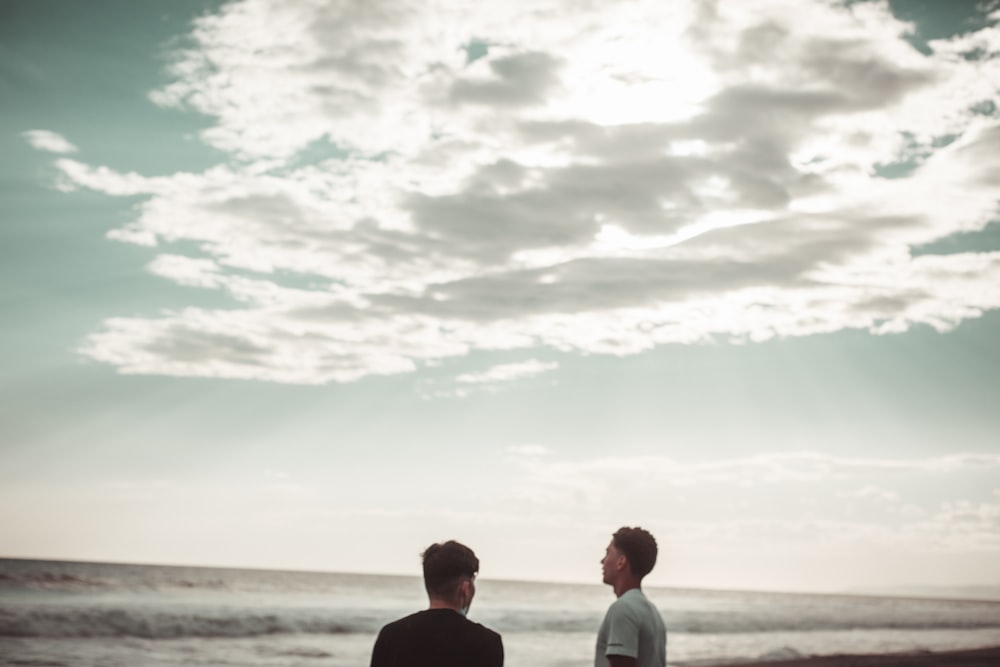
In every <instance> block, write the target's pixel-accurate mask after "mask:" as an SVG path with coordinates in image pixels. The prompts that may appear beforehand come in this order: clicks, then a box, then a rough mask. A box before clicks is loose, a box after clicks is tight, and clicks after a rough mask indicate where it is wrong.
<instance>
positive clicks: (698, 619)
mask: <svg viewBox="0 0 1000 667" xmlns="http://www.w3.org/2000/svg"><path fill="white" fill-rule="evenodd" d="M476 586H477V593H476V598H475V601H474V602H473V605H472V611H471V613H470V614H469V617H470V618H471V619H473V620H475V621H477V622H480V623H483V624H484V625H486V626H488V627H491V628H493V629H495V630H497V631H498V632H500V633H501V634H502V635H503V640H504V647H505V650H506V654H507V660H506V663H505V664H506V665H508V666H510V667H519V666H523V667H529V666H530V667H565V666H569V665H577V666H586V665H591V664H593V645H594V637H595V633H596V631H597V626H598V624H599V623H600V621H601V618H602V616H603V613H604V610H605V609H606V608H607V606H608V605H609V604H610V603H611V602H612V601H613V599H614V597H613V594H612V593H611V590H610V589H609V588H608V587H607V586H602V585H599V584H595V585H574V584H551V583H531V582H514V581H499V580H490V579H481V580H477V582H476ZM646 593H647V595H648V596H649V598H650V599H651V600H653V601H654V602H655V603H656V604H657V605H658V606H659V608H660V610H661V613H662V614H663V618H664V620H665V621H666V623H667V628H668V639H667V659H668V663H669V664H671V665H681V664H696V663H699V662H706V663H707V662H713V661H738V660H747V661H751V660H759V659H762V658H776V657H793V656H798V655H829V654H837V653H886V652H898V651H923V650H946V649H962V648H977V647H985V646H996V645H998V644H1000V601H997V602H993V601H982V600H979V601H973V600H940V599H912V598H892V597H866V596H848V595H806V594H782V593H759V592H737V591H709V590H693V589H691V590H689V589H674V588H649V589H646ZM425 606H426V597H425V594H424V591H423V585H422V582H421V580H420V579H419V577H403V576H381V575H366V574H333V573H312V572H282V571H265V570H243V569H223V568H196V567H167V566H155V565H126V564H110V563H76V562H57V561H40V560H14V559H0V665H19V666H25V665H31V666H33V667H61V666H64V665H65V666H67V667H68V666H74V667H115V666H121V667H141V666H145V665H150V666H162V667H168V666H169V667H175V666H179V665H186V666H188V667H217V666H218V667H222V666H223V665H240V666H243V667H256V666H265V665H267V666H271V665H273V666H278V665H280V666H282V667H295V666H302V667H311V666H315V667H365V666H367V665H368V660H369V653H370V651H371V646H372V642H373V641H374V638H375V634H376V633H377V632H378V629H379V628H380V627H381V626H382V625H383V624H385V623H387V622H388V621H391V620H393V619H395V618H398V617H400V616H403V615H405V614H408V613H411V612H413V611H416V610H419V609H422V608H424V607H425Z"/></svg>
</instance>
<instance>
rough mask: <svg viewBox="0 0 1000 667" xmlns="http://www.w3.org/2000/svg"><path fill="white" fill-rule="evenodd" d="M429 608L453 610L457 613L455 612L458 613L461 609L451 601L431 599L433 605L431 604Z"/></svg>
mask: <svg viewBox="0 0 1000 667" xmlns="http://www.w3.org/2000/svg"><path fill="white" fill-rule="evenodd" d="M428 608H429V609H451V610H452V611H455V612H457V611H458V610H459V607H458V605H457V604H456V603H454V602H451V601H450V600H442V599H440V598H431V603H430V606H429V607H428Z"/></svg>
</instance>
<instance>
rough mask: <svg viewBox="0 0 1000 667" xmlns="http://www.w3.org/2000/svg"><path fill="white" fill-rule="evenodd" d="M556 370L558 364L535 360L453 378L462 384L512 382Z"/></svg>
mask: <svg viewBox="0 0 1000 667" xmlns="http://www.w3.org/2000/svg"><path fill="white" fill-rule="evenodd" d="M556 368H559V364H557V363H555V362H551V363H545V362H542V361H538V360H537V359H529V360H528V361H520V362H516V363H512V364H498V365H496V366H493V367H492V368H489V369H487V370H485V371H483V372H482V373H463V374H462V375H459V376H458V377H457V378H455V380H456V382H461V383H464V384H484V383H485V384H495V383H498V382H514V381H515V380H520V379H523V378H531V377H535V376H537V375H541V374H542V373H547V372H549V371H552V370H555V369H556Z"/></svg>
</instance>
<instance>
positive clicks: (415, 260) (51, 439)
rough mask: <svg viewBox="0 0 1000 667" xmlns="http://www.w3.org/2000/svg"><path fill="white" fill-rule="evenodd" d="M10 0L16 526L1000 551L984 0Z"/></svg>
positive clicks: (667, 551) (0, 492)
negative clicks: (636, 529)
mask: <svg viewBox="0 0 1000 667" xmlns="http://www.w3.org/2000/svg"><path fill="white" fill-rule="evenodd" d="M2 11H3V13H4V16H3V20H0V47H2V49H3V54H4V57H3V58H0V61H2V63H3V64H2V65H0V74H2V78H0V86H2V87H0V105H2V113H0V127H2V128H3V133H2V136H0V141H2V145H0V155H2V156H3V157H0V169H2V172H0V173H2V176H3V179H4V180H3V181H2V182H3V184H4V185H3V196H2V198H0V215H2V218H3V226H2V227H0V234H2V235H3V236H2V237H0V248H2V251H0V252H2V262H0V270H2V272H3V273H2V276H3V281H2V283H0V284H2V291H0V299H2V300H0V304H2V307H3V309H4V320H5V322H7V323H8V324H7V325H6V326H5V328H4V330H3V331H2V332H0V349H2V350H3V354H4V366H5V368H6V369H7V373H6V375H5V379H3V380H2V381H0V387H2V388H3V392H4V396H3V398H4V403H5V405H6V406H7V408H6V410H7V414H6V415H5V419H4V420H3V421H4V426H3V435H4V437H3V441H2V449H0V462H2V464H0V475H2V476H3V478H2V480H3V481H2V484H0V555H5V556H31V557H50V558H81V559H98V560H135V561H152V562H167V563H169V562H175V563H189V564H217V565H246V566H259V567H277V568H310V569H320V570H347V571H381V572H402V573H412V572H413V571H414V569H413V564H414V555H415V554H417V553H419V551H420V550H421V549H422V548H423V547H424V546H426V544H427V543H429V542H431V541H434V540H438V539H444V538H448V537H455V538H457V539H462V540H464V541H467V542H468V543H469V544H470V545H472V546H473V547H474V548H476V550H477V551H478V552H480V555H481V557H482V558H483V562H484V576H502V577H507V578H520V579H554V580H572V581H596V571H597V570H596V562H597V560H598V558H599V557H600V553H601V551H602V550H603V548H604V545H605V544H606V542H607V536H608V534H609V533H610V532H612V531H613V530H614V529H615V528H617V527H618V526H620V525H623V524H641V525H644V526H646V527H648V528H650V529H651V530H652V531H653V532H654V533H655V534H656V535H657V536H658V537H659V538H660V541H661V546H662V549H663V553H664V557H663V559H662V561H661V566H660V567H658V569H657V571H656V572H655V573H654V575H653V578H654V580H655V581H654V583H659V584H669V585H676V586H690V587H697V586H707V587H738V588H770V589H777V590H843V589H854V588H859V587H860V588H872V589H874V588H884V587H905V586H923V585H931V586H945V587H960V586H974V587H982V586H1000V571H998V570H997V568H996V566H995V563H996V562H997V557H998V556H1000V484H998V482H997V480H998V479H1000V477H998V474H997V473H998V471H1000V447H998V444H997V443H998V442H1000V439H998V438H997V430H998V426H1000V420H998V418H997V416H996V409H995V405H996V401H997V399H998V398H1000V383H998V382H997V380H996V378H997V377H1000V375H998V372H1000V348H998V347H997V345H996V342H995V341H996V340H998V339H1000V338H998V334H1000V319H998V317H1000V315H998V314H997V312H996V311H997V309H998V307H1000V112H998V106H997V97H998V94H1000V27H998V23H1000V4H998V3H997V2H995V1H989V2H971V1H970V2H965V1H956V2H949V3H935V2H916V1H914V2H908V3H907V2H897V1H895V0H894V1H893V2H888V1H885V0H855V1H836V0H809V1H802V0H795V1H791V0H754V1H753V2H749V1H748V2H739V3H717V2H703V1H698V2H695V1H690V2H684V1H682V2H670V3H663V2H630V3H594V2H587V1H585V0H579V1H577V0H546V1H543V2H531V3H520V2H508V3H487V4H483V3H480V4H470V3H461V2H452V1H451V0H440V1H439V2H434V3H414V4H407V3H400V2H396V1H394V0H393V1H386V2H381V1H379V0H372V1H370V2H365V3H346V4H345V3H339V2H333V1H328V0H311V1H310V2H294V3H288V2H283V1H281V0H229V1H225V2H221V1H218V2H212V3H207V4H206V3H202V2H195V1H194V0H178V1H177V2H173V3H169V4H163V5H162V6H158V7H153V6H151V5H148V3H144V4H143V5H142V6H139V5H136V4H135V3H128V2H125V1H124V0H121V1H120V2H119V1H117V0H107V2H105V3H99V5H98V6H97V7H91V8H90V9H83V8H81V7H80V6H77V5H75V4H73V3H71V2H69V1H68V0H39V1H38V2H28V1H27V0H14V1H13V2H8V3H7V4H6V7H5V9H4V10H2ZM54 16H59V17H60V19H58V20H56V19H54V18H52V17H54ZM358 535H364V536H365V542H366V544H369V545H370V548H366V549H364V550H362V551H361V552H358V551H357V550H353V549H344V548H343V545H344V544H345V543H348V542H350V543H353V542H356V540H357V536H358ZM539 552H543V553H546V554H548V556H547V557H546V558H545V559H542V560H543V561H544V562H539V561H540V559H538V558H536V557H534V555H533V554H537V553H539Z"/></svg>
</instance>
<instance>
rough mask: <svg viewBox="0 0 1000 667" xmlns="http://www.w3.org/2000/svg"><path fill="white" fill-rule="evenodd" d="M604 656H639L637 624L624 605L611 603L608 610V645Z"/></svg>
mask: <svg viewBox="0 0 1000 667" xmlns="http://www.w3.org/2000/svg"><path fill="white" fill-rule="evenodd" d="M604 655H605V656H609V655H624V656H627V657H630V658H636V657H638V656H639V626H638V624H636V622H635V619H634V618H632V616H631V615H630V614H629V613H628V608H627V607H625V606H624V605H612V606H611V609H609V610H608V647H607V649H605V651H604Z"/></svg>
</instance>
